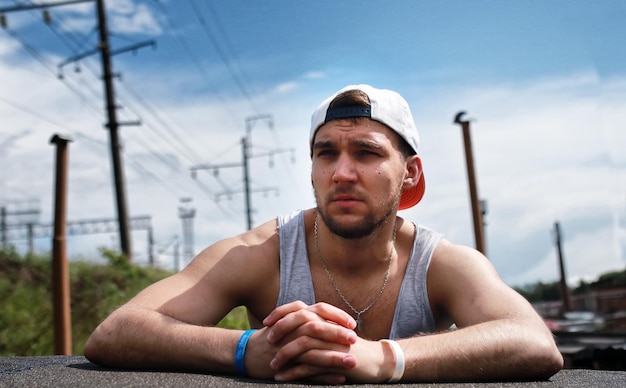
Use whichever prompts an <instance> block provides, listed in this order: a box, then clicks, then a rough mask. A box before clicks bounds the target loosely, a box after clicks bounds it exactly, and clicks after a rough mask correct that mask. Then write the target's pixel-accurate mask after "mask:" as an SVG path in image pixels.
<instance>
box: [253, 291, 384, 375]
mask: <svg viewBox="0 0 626 388" xmlns="http://www.w3.org/2000/svg"><path fill="white" fill-rule="evenodd" d="M263 325H264V327H263V328H262V329H260V330H259V331H257V332H256V333H254V334H253V335H252V337H250V340H249V342H248V346H247V350H246V354H245V365H246V370H247V372H248V374H249V375H250V376H251V377H255V378H261V379H275V380H277V381H291V380H309V381H314V382H319V383H325V384H341V383H344V382H346V381H348V380H349V381H351V382H383V381H387V380H388V379H389V377H390V376H391V374H392V373H393V368H394V362H395V361H394V360H393V355H390V354H389V352H388V351H386V350H385V347H384V346H383V344H382V343H381V342H379V341H369V340H365V339H363V338H360V337H358V336H357V334H356V333H355V332H354V328H355V327H356V321H355V320H354V319H353V318H352V317H351V316H350V315H349V314H347V313H346V312H345V311H343V310H341V309H339V308H337V307H335V306H332V305H330V304H327V303H316V304H314V305H307V304H305V303H303V302H300V301H297V302H292V303H288V304H285V305H282V306H279V307H277V308H276V309H274V310H273V311H272V312H271V313H270V314H269V315H268V316H267V317H266V318H265V319H264V320H263Z"/></svg>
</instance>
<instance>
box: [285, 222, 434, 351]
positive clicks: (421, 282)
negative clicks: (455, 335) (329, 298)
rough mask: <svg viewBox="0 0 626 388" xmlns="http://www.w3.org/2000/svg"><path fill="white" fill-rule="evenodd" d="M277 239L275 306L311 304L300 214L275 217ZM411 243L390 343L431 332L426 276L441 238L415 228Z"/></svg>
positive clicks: (423, 228)
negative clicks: (276, 294)
mask: <svg viewBox="0 0 626 388" xmlns="http://www.w3.org/2000/svg"><path fill="white" fill-rule="evenodd" d="M278 228H279V238H280V290H279V293H278V300H277V302H276V305H277V306H280V305H283V304H286V303H289V302H293V301H296V300H300V301H302V302H304V303H306V304H309V305H310V304H314V303H315V291H314V290H313V280H312V277H311V268H310V266H309V258H308V255H307V250H306V232H305V228H304V211H302V210H299V211H296V212H293V213H291V214H289V215H284V216H281V217H278ZM415 230H416V233H415V240H414V242H413V248H412V250H411V255H410V257H409V262H408V264H407V269H406V273H405V275H404V279H403V280H402V285H401V287H400V294H399V295H398V301H397V304H396V311H395V312H394V315H393V323H392V325H391V332H390V333H389V338H390V339H397V338H407V337H412V336H414V335H417V334H420V333H432V332H434V331H435V320H434V318H433V313H432V310H431V308H430V303H429V301H428V289H427V287H426V275H427V273H428V266H429V264H430V259H431V257H432V254H433V251H434V249H435V247H436V246H437V243H438V242H439V240H440V239H441V234H440V233H437V232H435V231H433V230H430V229H428V228H425V227H423V226H420V225H416V226H415Z"/></svg>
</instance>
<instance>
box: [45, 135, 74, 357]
mask: <svg viewBox="0 0 626 388" xmlns="http://www.w3.org/2000/svg"><path fill="white" fill-rule="evenodd" d="M71 141H72V139H70V138H69V137H64V136H59V135H54V136H53V137H52V138H51V139H50V143H51V144H54V145H55V146H56V147H57V151H56V174H55V176H56V179H55V180H56V183H55V190H54V191H55V194H54V237H53V239H52V294H53V298H52V300H53V302H54V353H55V354H64V355H70V354H72V316H71V307H70V274H69V264H68V260H67V238H66V236H67V224H66V221H67V215H66V213H67V175H68V174H67V171H68V164H69V156H68V154H69V150H68V144H69V143H70V142H71Z"/></svg>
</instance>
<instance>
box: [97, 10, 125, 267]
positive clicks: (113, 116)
mask: <svg viewBox="0 0 626 388" xmlns="http://www.w3.org/2000/svg"><path fill="white" fill-rule="evenodd" d="M96 3H97V7H98V26H99V28H98V29H99V31H100V44H99V45H98V47H99V48H100V59H101V61H102V70H103V73H104V74H103V79H104V91H105V95H106V110H107V119H108V123H107V125H106V126H107V127H108V128H109V145H110V147H111V162H112V166H113V178H114V180H115V198H116V204H117V222H118V224H119V230H120V247H121V249H122V253H124V254H125V255H126V257H127V258H128V260H130V259H131V258H132V248H131V240H130V233H129V231H128V212H127V210H126V188H125V183H124V171H123V168H122V155H121V152H120V142H119V136H118V133H117V130H118V128H119V124H118V122H117V107H116V106H115V91H114V89H113V70H112V66H111V52H110V50H111V49H110V47H109V32H108V29H107V22H106V9H105V7H104V0H97V1H96Z"/></svg>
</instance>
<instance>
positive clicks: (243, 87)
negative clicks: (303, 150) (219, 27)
mask: <svg viewBox="0 0 626 388" xmlns="http://www.w3.org/2000/svg"><path fill="white" fill-rule="evenodd" d="M188 1H189V3H190V4H191V6H192V7H193V9H194V11H195V15H196V18H197V19H198V22H199V23H200V26H201V27H202V30H203V31H204V32H205V35H206V36H207V38H208V39H209V41H210V42H211V44H212V45H213V47H214V48H215V51H216V52H217V54H218V56H219V57H220V60H221V61H222V63H223V64H224V66H226V69H227V70H228V72H229V73H230V75H231V77H232V79H233V81H234V82H235V84H236V85H237V87H238V88H239V91H240V92H241V94H242V95H243V96H244V98H245V99H246V100H247V101H248V103H249V104H250V106H251V107H252V110H253V111H254V112H255V113H257V114H258V113H259V111H258V109H257V107H256V104H255V103H254V101H253V98H252V95H251V94H250V92H249V91H248V88H247V86H246V85H245V82H244V81H243V79H242V78H241V77H240V76H239V74H238V72H237V71H235V68H234V66H233V64H232V62H231V61H229V60H228V58H227V55H226V53H225V52H224V50H223V49H222V47H221V45H220V44H219V43H218V41H217V40H216V39H215V37H214V36H213V34H212V33H211V31H210V30H209V26H208V24H207V22H206V19H205V18H204V16H203V12H202V11H201V10H200V9H199V7H198V6H197V4H196V2H195V0H188Z"/></svg>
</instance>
